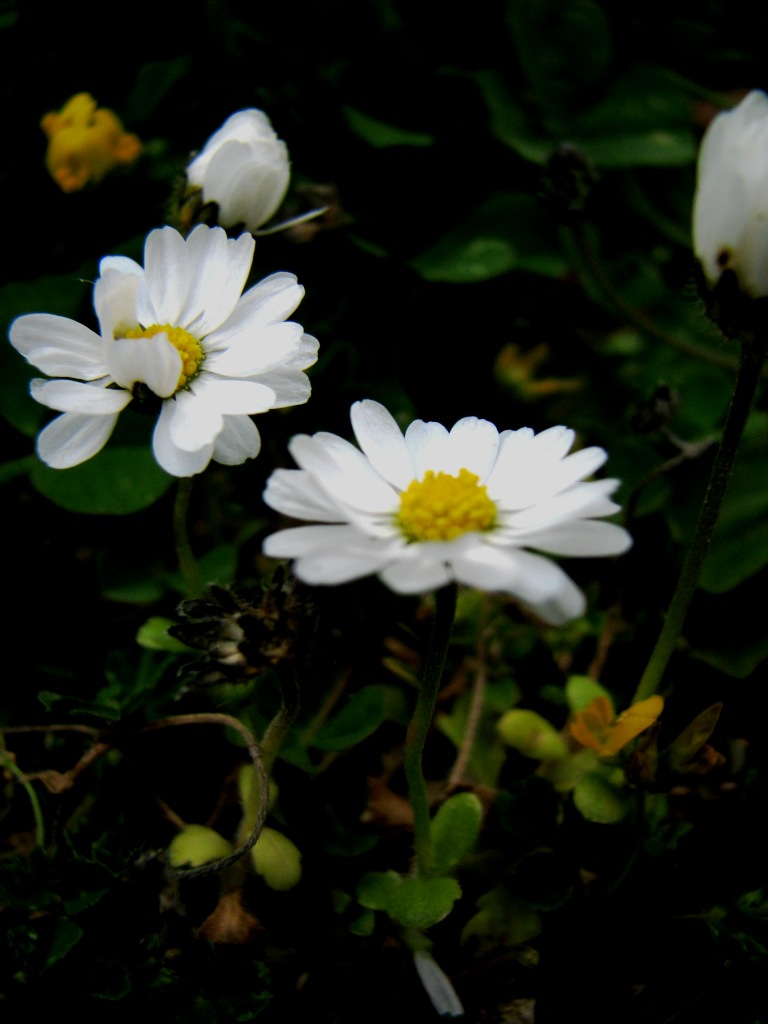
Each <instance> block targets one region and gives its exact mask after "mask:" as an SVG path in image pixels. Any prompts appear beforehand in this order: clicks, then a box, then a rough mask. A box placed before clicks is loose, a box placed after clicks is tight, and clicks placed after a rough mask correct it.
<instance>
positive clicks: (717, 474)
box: [633, 337, 768, 703]
mask: <svg viewBox="0 0 768 1024" xmlns="http://www.w3.org/2000/svg"><path fill="white" fill-rule="evenodd" d="M767 347H768V338H763V337H760V338H757V339H749V340H745V341H743V342H742V347H741V362H740V364H739V372H738V376H737V377H736V385H735V387H734V389H733V395H732V396H731V404H730V407H729V409H728V417H727V419H726V422H725V427H724V429H723V439H722V441H721V442H720V446H719V448H718V450H717V455H716V456H715V462H714V465H713V466H712V472H711V474H710V477H709V483H708V485H707V491H706V494H705V495H704V502H703V504H702V506H701V512H700V513H699V521H698V523H697V524H696V531H695V533H694V535H693V540H692V541H691V546H690V548H689V550H688V554H687V556H686V559H685V563H684V565H683V570H682V572H681V573H680V579H679V580H678V581H677V587H676V589H675V592H674V594H673V595H672V601H671V602H670V605H669V610H668V611H667V615H666V618H665V620H664V625H663V627H662V630H661V633H660V634H659V639H658V640H657V641H656V646H655V647H654V649H653V652H652V653H651V657H650V658H649V660H648V664H647V666H646V668H645V672H644V673H643V676H642V678H641V680H640V684H639V686H638V688H637V691H636V693H635V696H634V698H633V703H635V702H637V701H639V700H645V699H646V698H647V697H650V696H651V695H652V694H654V693H656V691H657V690H658V688H659V685H660V684H661V679H662V676H663V675H664V670H665V669H666V667H667V664H668V662H669V659H670V658H671V657H672V653H673V652H674V650H675V647H676V646H677V640H678V637H679V636H680V631H681V630H682V628H683V623H684V621H685V616H686V613H687V611H688V605H689V604H690V603H691V598H692V597H693V594H694V591H695V590H696V585H697V583H698V581H699V576H700V574H701V570H702V567H703V565H704V559H705V558H706V556H707V551H708V550H709V544H710V541H711V540H712V535H713V533H714V532H715V526H716V525H717V517H718V515H719V513H720V506H721V505H722V503H723V497H724V496H725V490H726V486H727V484H728V478H729V476H730V475H731V469H732V468H733V463H734V460H735V458H736V453H737V451H738V448H739V442H740V441H741V436H742V434H743V433H744V427H745V425H746V422H747V419H748V417H749V411H750V409H751V407H752V399H753V398H754V395H755V390H756V388H757V383H758V380H759V378H760V374H761V372H762V368H763V363H764V361H765V354H766V348H767Z"/></svg>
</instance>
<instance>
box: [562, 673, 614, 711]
mask: <svg viewBox="0 0 768 1024" xmlns="http://www.w3.org/2000/svg"><path fill="white" fill-rule="evenodd" d="M565 697H566V700H567V701H568V707H569V708H570V710H571V711H572V712H576V711H583V710H584V708H585V707H586V706H587V705H588V704H591V703H592V701H593V700H594V699H595V697H607V698H608V700H609V701H610V702H611V704H613V698H612V697H611V695H610V693H609V692H608V691H607V690H606V689H605V687H604V686H601V685H600V683H598V682H596V681H595V680H594V679H590V678H589V676H570V677H569V679H568V681H567V682H566V684H565Z"/></svg>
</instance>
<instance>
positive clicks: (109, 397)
mask: <svg viewBox="0 0 768 1024" xmlns="http://www.w3.org/2000/svg"><path fill="white" fill-rule="evenodd" d="M29 391H30V394H31V395H32V397H33V398H34V400H35V401H36V402H40V404H41V405H47V406H48V408H49V409H58V410H59V412H79V413H85V414H89V415H91V416H104V415H111V414H113V413H118V412H121V411H122V410H123V409H124V408H125V407H126V406H127V405H128V404H129V403H130V401H131V399H132V395H131V393H130V391H122V390H120V391H115V390H114V389H112V388H102V387H99V386H98V385H93V384H83V383H81V382H80V381H79V380H39V379H38V380H32V381H30V382H29Z"/></svg>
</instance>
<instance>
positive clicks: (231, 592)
mask: <svg viewBox="0 0 768 1024" xmlns="http://www.w3.org/2000/svg"><path fill="white" fill-rule="evenodd" d="M177 614H178V615H179V618H180V619H181V621H180V622H178V623H177V624H175V625H173V626H171V627H170V628H169V630H168V631H169V633H170V634H171V635H172V636H175V637H176V638H177V639H178V640H181V641H182V642H183V643H185V644H187V645H188V646H189V647H194V648H196V649H197V650H200V651H203V652H204V653H203V656H202V657H201V659H200V660H199V661H198V662H196V663H192V664H191V665H186V666H185V668H184V672H185V674H187V675H188V676H189V677H191V680H192V682H193V683H194V684H197V685H211V684H213V683H225V682H227V683H233V682H248V681H249V680H250V679H252V678H253V677H254V676H258V675H259V674H260V673H262V672H264V671H265V670H267V669H269V668H275V667H277V666H279V665H281V664H284V663H285V662H290V661H293V660H294V659H295V658H296V657H297V650H298V648H299V646H300V641H301V640H302V639H303V637H304V635H305V634H306V632H307V629H308V622H309V620H310V608H309V607H308V599H307V594H306V590H305V589H304V588H303V587H302V586H301V584H299V583H297V581H296V580H295V579H294V578H293V577H292V576H290V575H289V574H288V573H287V572H286V571H285V570H284V569H283V568H282V567H280V568H278V570H277V571H276V572H275V575H274V576H273V578H272V580H271V581H269V582H268V583H265V584H261V585H260V584H254V585H251V586H246V585H243V586H239V587H222V586H218V585H216V584H212V585H211V587H210V588H209V592H208V596H207V597H204V598H199V599H194V600H190V601H182V602H181V604H180V605H179V606H178V608H177Z"/></svg>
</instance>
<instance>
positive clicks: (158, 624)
mask: <svg viewBox="0 0 768 1024" xmlns="http://www.w3.org/2000/svg"><path fill="white" fill-rule="evenodd" d="M173 625H175V622H174V620H173V619H165V618H162V617H161V616H159V615H154V616H152V618H150V619H147V621H146V622H144V623H142V625H141V626H139V631H138V633H137V634H136V642H137V643H138V644H139V646H140V647H146V648H147V650H150V651H169V652H170V653H171V654H183V653H185V652H189V651H192V650H193V649H194V648H192V647H188V646H187V645H186V644H185V643H182V642H181V640H177V639H176V637H174V636H170V635H169V634H168V627H169V626H173Z"/></svg>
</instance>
